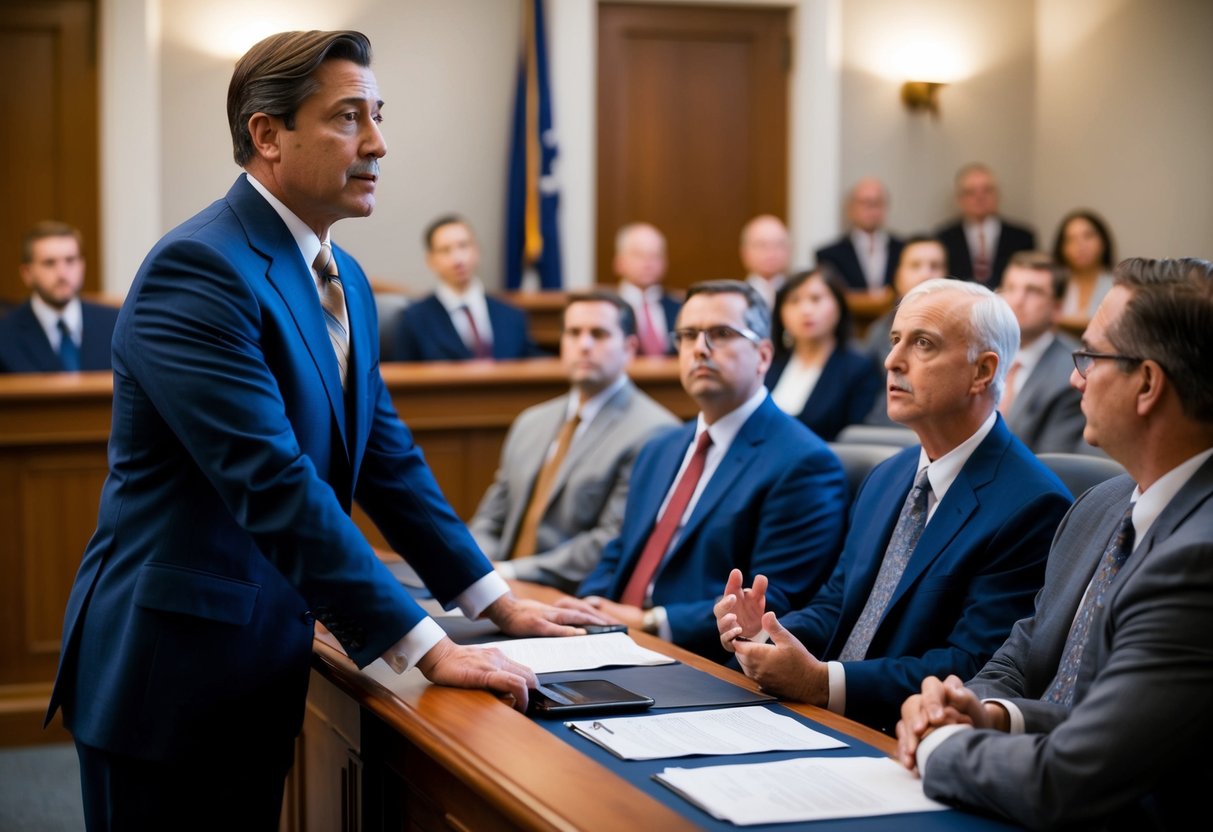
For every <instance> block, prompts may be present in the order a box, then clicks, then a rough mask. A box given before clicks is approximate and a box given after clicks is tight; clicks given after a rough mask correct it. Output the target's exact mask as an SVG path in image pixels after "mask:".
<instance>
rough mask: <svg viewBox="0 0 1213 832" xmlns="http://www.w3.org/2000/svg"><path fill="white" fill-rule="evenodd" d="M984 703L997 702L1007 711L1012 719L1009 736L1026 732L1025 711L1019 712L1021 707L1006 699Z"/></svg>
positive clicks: (1008, 729)
mask: <svg viewBox="0 0 1213 832" xmlns="http://www.w3.org/2000/svg"><path fill="white" fill-rule="evenodd" d="M981 701H982V702H997V703H998V704H999V705H1002V706H1003V707H1004V708H1006V709H1007V717H1008V718H1009V719H1010V724H1009V725H1008V727H1007V733H1008V734H1022V733H1023V732H1024V725H1023V711H1021V710H1019V706H1018V705H1015V704H1013V703H1011V702H1008V701H1007V700H1006V699H997V698H995V699H983V700H981Z"/></svg>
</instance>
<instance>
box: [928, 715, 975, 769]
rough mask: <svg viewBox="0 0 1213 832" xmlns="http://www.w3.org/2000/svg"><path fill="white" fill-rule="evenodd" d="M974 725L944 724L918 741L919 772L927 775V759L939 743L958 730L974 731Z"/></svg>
mask: <svg viewBox="0 0 1213 832" xmlns="http://www.w3.org/2000/svg"><path fill="white" fill-rule="evenodd" d="M972 730H973V726H972V725H967V724H962V723H959V722H958V723H956V724H954V725H944V726H943V727H942V728H936V729H935V730H934V731H932V732H931V733H929V734H927V735H926V737H924V738H923V740H922V742H920V743H918V752H917V753H916V754H915V755H914V759H915V761H916V762H917V763H918V773H919V774H920V775H921V776H922V777H926V776H927V760H929V759H930V757H931V753H932V752H933V751H934V750H935V749H936V748H938V747H939V744H940V743H941V742H943V741H944V740H946V739H947V738H948V737H950V736H952V735H953V734H955V733H956V732H957V731H972Z"/></svg>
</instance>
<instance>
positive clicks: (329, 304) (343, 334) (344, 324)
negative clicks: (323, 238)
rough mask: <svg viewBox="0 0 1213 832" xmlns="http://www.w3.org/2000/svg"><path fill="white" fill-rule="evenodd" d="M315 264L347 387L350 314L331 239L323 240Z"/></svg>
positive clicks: (325, 314) (322, 304) (313, 264)
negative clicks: (326, 241) (330, 242)
mask: <svg viewBox="0 0 1213 832" xmlns="http://www.w3.org/2000/svg"><path fill="white" fill-rule="evenodd" d="M312 268H313V269H315V270H316V275H317V276H318V277H319V278H320V306H321V308H323V309H324V323H325V326H327V327H328V330H329V341H331V342H332V344H333V353H334V354H335V355H336V356H337V369H338V371H339V372H340V373H341V389H343V390H344V389H345V376H346V372H347V370H348V367H349V358H350V331H349V316H348V315H347V314H346V310H345V288H344V287H343V286H342V285H341V278H340V277H339V276H338V275H337V260H336V259H335V258H334V257H333V249H332V248H331V247H330V246H329V244H328V243H321V244H320V253H319V254H317V255H316V259H315V260H313V261H312Z"/></svg>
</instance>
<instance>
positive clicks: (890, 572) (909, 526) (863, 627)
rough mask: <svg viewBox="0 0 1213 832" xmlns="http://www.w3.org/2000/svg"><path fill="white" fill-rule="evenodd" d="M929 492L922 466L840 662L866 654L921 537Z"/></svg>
mask: <svg viewBox="0 0 1213 832" xmlns="http://www.w3.org/2000/svg"><path fill="white" fill-rule="evenodd" d="M930 493H931V481H930V480H928V479H927V469H926V468H923V469H922V470H921V471H919V472H918V476H917V477H915V478H914V487H913V488H911V489H910V493H909V494H907V495H906V501H905V502H904V503H903V504H902V506H901V515H900V516H899V517H898V518H897V527H896V528H894V529H893V536H892V537H891V538H889V545H888V548H886V549H885V553H884V560H882V561H881V562H880V571H879V572H878V573H877V574H876V583H874V584H873V585H872V592H871V593H870V594H869V595H868V602H867V603H866V604H864V607H863V612H861V613H860V614H859V619H858V620H857V621H856V622H855V628H854V629H853V630H851V635H850V636H848V637H847V643H846V644H844V645H843V647H842V652H841V653H839V654H838V660H839V661H842V662H857V661H860V660H861V659H863V658H864V657H865V656H866V655H867V654H868V647H869V646H870V645H871V644H872V637H873V636H874V635H876V627H877V625H879V624H880V619H881V617H882V616H883V615H884V610H885V607H887V606H888V605H889V599H890V598H892V597H893V590H894V589H896V588H897V583H898V582H899V581H900V580H901V576H902V573H904V572H905V571H906V564H907V563H909V561H910V555H912V554H914V547H915V546H917V545H918V538H920V537H922V530H923V529H924V528H926V525H927V496H928V495H929V494H930Z"/></svg>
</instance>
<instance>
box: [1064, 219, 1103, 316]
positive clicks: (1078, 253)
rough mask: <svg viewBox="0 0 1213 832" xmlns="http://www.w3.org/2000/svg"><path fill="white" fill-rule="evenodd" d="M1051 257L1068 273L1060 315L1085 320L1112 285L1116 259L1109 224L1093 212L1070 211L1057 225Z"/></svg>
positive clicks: (1093, 311) (1093, 312) (1092, 313)
mask: <svg viewBox="0 0 1213 832" xmlns="http://www.w3.org/2000/svg"><path fill="white" fill-rule="evenodd" d="M1053 259H1054V260H1056V261H1057V262H1058V263H1060V264H1061V265H1063V266H1065V267H1066V269H1068V270H1069V272H1070V284H1069V287H1068V288H1067V289H1066V296H1065V299H1064V300H1063V301H1062V305H1061V315H1062V317H1063V318H1071V319H1077V320H1083V321H1085V320H1088V319H1090V317H1091V316H1092V315H1094V314H1095V310H1096V308H1098V306H1099V302H1100V301H1102V300H1103V297H1104V295H1106V294H1107V293H1108V290H1109V289H1111V288H1112V264H1113V263H1115V262H1116V258H1115V256H1114V252H1113V245H1112V234H1111V232H1109V231H1108V224H1107V223H1106V222H1104V220H1103V218H1102V217H1100V216H1099V215H1098V214H1096V213H1095V212H1094V211H1088V210H1086V209H1085V208H1084V209H1079V210H1077V211H1071V212H1070V213H1069V214H1067V215H1066V216H1065V218H1064V219H1062V221H1061V225H1059V226H1058V227H1057V239H1056V240H1055V241H1054V243H1053Z"/></svg>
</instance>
